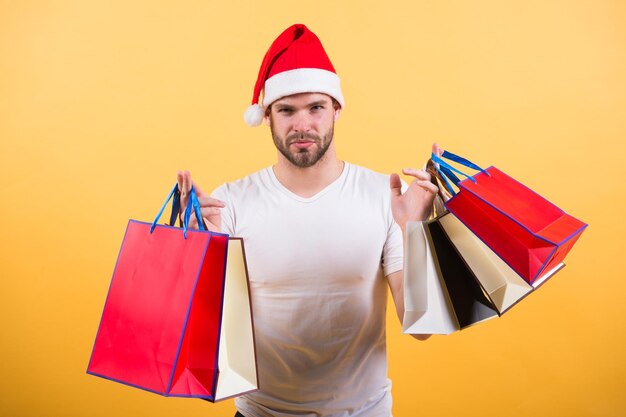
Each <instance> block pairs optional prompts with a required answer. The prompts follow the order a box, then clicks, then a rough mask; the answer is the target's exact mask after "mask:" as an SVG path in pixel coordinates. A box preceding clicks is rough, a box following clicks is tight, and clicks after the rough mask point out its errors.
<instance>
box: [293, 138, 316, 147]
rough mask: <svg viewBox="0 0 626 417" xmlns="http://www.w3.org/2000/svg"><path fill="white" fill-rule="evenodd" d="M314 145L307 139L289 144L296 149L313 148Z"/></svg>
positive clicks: (313, 142)
mask: <svg viewBox="0 0 626 417" xmlns="http://www.w3.org/2000/svg"><path fill="white" fill-rule="evenodd" d="M314 144H315V141H313V140H307V139H303V140H296V141H293V142H291V145H293V146H295V147H296V148H298V149H307V148H309V147H310V146H313V145H314Z"/></svg>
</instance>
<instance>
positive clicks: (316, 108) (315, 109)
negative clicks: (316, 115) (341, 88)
mask: <svg viewBox="0 0 626 417" xmlns="http://www.w3.org/2000/svg"><path fill="white" fill-rule="evenodd" d="M323 109H324V106H322V105H321V104H318V105H315V106H313V107H311V111H313V112H315V111H319V110H323Z"/></svg>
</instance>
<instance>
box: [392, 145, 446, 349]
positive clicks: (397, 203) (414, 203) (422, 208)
mask: <svg viewBox="0 0 626 417" xmlns="http://www.w3.org/2000/svg"><path fill="white" fill-rule="evenodd" d="M432 151H433V153H435V154H437V155H441V154H442V153H443V149H441V148H440V147H439V145H437V144H436V143H434V144H433V147H432ZM402 173H403V174H405V175H409V176H412V177H414V180H413V181H412V182H411V184H409V187H408V188H407V190H406V191H405V192H404V193H402V183H401V181H400V177H399V176H398V174H392V175H391V177H390V180H389V187H390V189H391V211H392V213H393V218H394V220H395V222H396V223H397V224H398V225H399V226H400V229H401V230H402V243H403V246H404V245H405V244H406V233H405V232H406V224H407V223H408V222H410V221H424V220H427V219H428V217H429V216H430V214H431V213H432V210H433V202H434V200H435V196H436V195H437V193H438V192H439V188H438V187H437V186H436V185H435V184H433V183H432V182H431V178H430V174H429V173H427V172H426V171H424V170H422V169H420V170H417V169H403V170H402ZM403 250H404V249H403ZM404 253H406V251H404ZM387 281H388V283H389V289H390V290H391V296H392V297H393V302H394V304H395V306H396V313H397V314H398V319H400V322H402V319H403V318H404V271H402V270H400V271H396V272H393V273H391V274H389V275H388V276H387ZM411 336H413V337H414V338H416V339H418V340H426V339H428V338H429V337H430V336H431V335H429V334H425V335H411Z"/></svg>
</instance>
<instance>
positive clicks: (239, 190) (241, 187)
mask: <svg viewBox="0 0 626 417" xmlns="http://www.w3.org/2000/svg"><path fill="white" fill-rule="evenodd" d="M268 169H271V168H263V169H261V170H259V171H256V172H253V173H252V174H249V175H246V176H245V177H243V178H239V179H237V180H234V181H229V182H225V183H224V184H222V185H220V186H219V187H217V188H216V189H215V190H214V191H213V192H212V193H211V194H212V195H213V196H215V197H217V198H222V197H223V196H226V195H229V196H239V195H244V194H250V193H254V192H255V191H256V190H258V189H260V188H261V187H263V185H264V184H266V183H267V182H268V181H270V177H269V173H268Z"/></svg>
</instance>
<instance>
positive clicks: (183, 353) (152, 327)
mask: <svg viewBox="0 0 626 417" xmlns="http://www.w3.org/2000/svg"><path fill="white" fill-rule="evenodd" d="M172 197H174V201H173V204H172V216H171V218H170V226H166V225H157V222H158V220H159V217H160V216H161V214H162V213H163V210H164V209H165V207H166V205H167V204H168V202H169V200H170V199H171V198H172ZM192 209H193V210H194V211H195V215H196V217H197V218H198V219H202V216H201V214H200V206H199V202H198V199H197V196H196V194H195V191H194V190H193V188H192V190H191V194H190V204H187V209H186V210H185V213H184V217H183V225H182V226H183V227H182V228H178V227H173V225H174V222H175V220H176V219H177V218H178V213H179V210H180V197H179V194H178V190H177V187H176V186H175V187H174V189H173V190H172V192H171V193H170V195H169V197H168V199H167V201H166V202H165V204H164V205H163V207H162V208H161V210H160V212H159V214H158V215H157V218H156V219H155V220H154V222H153V223H152V224H151V223H144V222H139V221H135V220H130V221H129V222H128V226H127V229H126V234H125V235H124V240H123V242H122V247H121V249H120V252H119V257H118V260H117V264H116V266H115V270H114V272H113V278H112V280H111V284H110V288H109V292H108V295H107V298H106V302H105V306H104V311H103V314H102V319H101V322H100V326H99V328H98V333H97V336H96V341H95V344H94V347H93V352H92V355H91V358H90V361H89V365H88V369H87V372H88V373H89V374H92V375H96V376H100V377H103V378H107V379H110V380H113V381H116V382H120V383H123V384H127V385H131V386H134V387H137V388H142V389H145V390H148V391H152V392H155V393H158V394H161V395H166V396H179V397H197V398H203V399H207V400H210V401H218V400H222V399H225V398H228V397H232V396H235V395H240V394H242V393H245V392H249V391H253V390H255V389H257V388H258V383H257V371H256V358H255V348H254V336H253V325H252V312H251V308H250V297H249V286H248V277H247V270H246V263H245V253H244V246H243V240H242V239H238V238H232V237H229V236H228V235H225V234H220V233H213V232H210V231H207V230H204V229H205V228H204V227H203V225H202V224H200V225H199V227H200V230H188V225H189V220H190V217H191V210H192Z"/></svg>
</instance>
